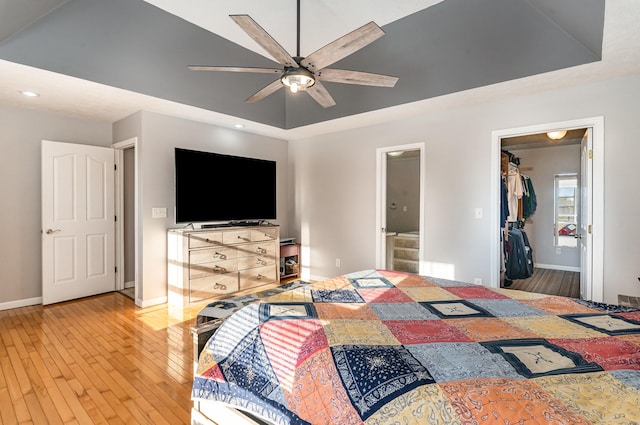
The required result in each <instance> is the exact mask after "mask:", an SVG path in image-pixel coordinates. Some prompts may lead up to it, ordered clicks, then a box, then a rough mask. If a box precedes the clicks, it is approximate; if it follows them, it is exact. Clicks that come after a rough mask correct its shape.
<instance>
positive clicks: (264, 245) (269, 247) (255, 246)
mask: <svg viewBox="0 0 640 425" xmlns="http://www.w3.org/2000/svg"><path fill="white" fill-rule="evenodd" d="M276 245H277V244H276V243H275V242H272V241H264V242H256V243H248V244H244V245H240V246H238V258H242V257H251V256H256V255H262V256H263V257H273V258H275V255H276Z"/></svg>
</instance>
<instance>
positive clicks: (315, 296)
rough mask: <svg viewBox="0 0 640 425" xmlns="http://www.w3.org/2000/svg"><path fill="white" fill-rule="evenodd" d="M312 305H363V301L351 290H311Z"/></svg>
mask: <svg viewBox="0 0 640 425" xmlns="http://www.w3.org/2000/svg"><path fill="white" fill-rule="evenodd" d="M311 299H312V300H313V302H314V303H363V302H364V300H363V299H362V297H361V296H360V294H358V293H357V292H356V291H354V290H352V289H336V290H332V289H312V290H311Z"/></svg>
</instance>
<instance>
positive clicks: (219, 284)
mask: <svg viewBox="0 0 640 425" xmlns="http://www.w3.org/2000/svg"><path fill="white" fill-rule="evenodd" d="M213 289H220V290H221V291H226V290H227V285H222V284H221V283H217V282H216V284H215V285H213Z"/></svg>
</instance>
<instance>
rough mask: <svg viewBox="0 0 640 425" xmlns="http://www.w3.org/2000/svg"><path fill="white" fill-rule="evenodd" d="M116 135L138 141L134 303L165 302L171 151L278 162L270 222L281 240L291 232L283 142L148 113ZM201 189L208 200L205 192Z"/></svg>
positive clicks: (120, 126) (171, 222) (119, 127)
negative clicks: (155, 212) (159, 213)
mask: <svg viewBox="0 0 640 425" xmlns="http://www.w3.org/2000/svg"><path fill="white" fill-rule="evenodd" d="M138 123H139V125H138ZM114 135H116V137H117V140H124V139H127V138H129V137H138V145H137V149H138V158H139V159H138V161H139V162H138V164H137V171H138V179H139V183H138V184H139V187H138V195H137V196H138V202H139V208H140V209H139V217H138V220H139V221H138V225H139V229H138V231H139V235H140V238H141V246H142V252H141V255H140V261H141V264H139V270H140V272H139V274H138V285H139V286H138V300H137V301H138V302H139V303H141V305H144V306H146V305H152V304H157V303H161V302H164V301H166V297H167V229H169V228H175V227H177V226H176V223H175V216H174V186H173V179H174V176H173V168H174V148H175V147H182V148H188V149H196V150H203V151H208V152H218V153H225V154H230V155H238V156H247V157H252V158H260V159H269V160H274V161H276V162H277V172H276V173H277V174H276V185H277V198H278V199H277V214H278V219H277V220H275V221H274V223H275V224H279V225H280V226H281V228H280V231H281V233H282V234H283V235H286V234H287V233H288V232H289V230H288V221H289V219H288V208H287V205H286V203H287V199H288V194H287V182H288V162H287V154H288V142H287V141H285V140H280V139H274V138H268V137H264V136H258V135H254V134H250V133H246V132H242V131H237V130H231V129H227V128H222V127H216V126H212V125H208V124H202V123H198V122H194V121H188V120H184V119H180V118H174V117H169V116H165V115H160V114H156V113H151V112H140V113H137V114H135V115H134V116H132V117H129V118H126V119H125V120H123V121H122V122H118V123H115V124H114ZM238 178H241V176H239V175H235V176H219V179H220V181H218V182H215V184H230V185H233V182H234V180H235V179H238ZM256 183H258V182H256ZM212 184H213V182H212ZM202 190H203V196H206V194H207V187H203V188H202ZM152 208H166V209H167V218H163V219H157V218H152V217H151V209H152Z"/></svg>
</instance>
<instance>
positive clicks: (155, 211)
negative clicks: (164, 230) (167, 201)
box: [151, 208, 167, 218]
mask: <svg viewBox="0 0 640 425" xmlns="http://www.w3.org/2000/svg"><path fill="white" fill-rule="evenodd" d="M151 218H167V209H166V208H151Z"/></svg>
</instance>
